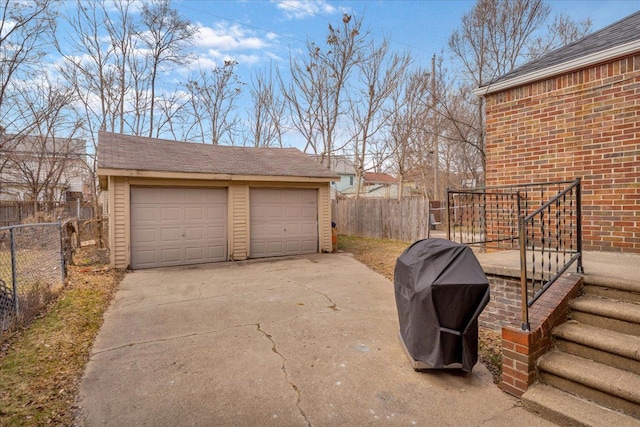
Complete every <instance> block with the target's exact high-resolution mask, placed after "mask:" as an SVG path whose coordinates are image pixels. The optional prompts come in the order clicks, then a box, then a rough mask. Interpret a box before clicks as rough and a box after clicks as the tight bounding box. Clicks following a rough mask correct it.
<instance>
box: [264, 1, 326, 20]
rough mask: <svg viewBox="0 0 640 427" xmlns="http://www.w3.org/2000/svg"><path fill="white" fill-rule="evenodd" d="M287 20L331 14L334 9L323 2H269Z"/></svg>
mask: <svg viewBox="0 0 640 427" xmlns="http://www.w3.org/2000/svg"><path fill="white" fill-rule="evenodd" d="M271 1H272V2H275V3H277V8H278V9H280V10H281V11H283V12H284V14H285V16H286V17H287V18H288V19H302V18H307V17H309V16H315V15H318V14H322V13H328V14H332V13H335V12H336V8H335V7H333V6H331V5H330V4H328V3H327V2H326V1H325V0H271Z"/></svg>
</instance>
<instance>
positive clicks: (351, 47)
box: [282, 14, 371, 165]
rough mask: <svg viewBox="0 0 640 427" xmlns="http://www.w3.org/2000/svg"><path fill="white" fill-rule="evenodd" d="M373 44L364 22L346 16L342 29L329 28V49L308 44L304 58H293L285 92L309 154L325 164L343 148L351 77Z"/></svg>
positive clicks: (296, 125) (343, 18)
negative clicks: (341, 133) (342, 127)
mask: <svg viewBox="0 0 640 427" xmlns="http://www.w3.org/2000/svg"><path fill="white" fill-rule="evenodd" d="M370 43H371V42H370V40H369V37H368V33H364V34H363V33H362V21H361V20H359V19H356V18H352V17H351V16H350V15H347V14H345V15H343V17H342V25H341V26H340V27H339V28H334V27H333V26H332V25H331V24H330V25H329V31H328V34H327V40H326V45H327V47H326V49H323V48H321V47H320V46H318V45H317V44H316V43H314V42H308V43H307V52H306V56H305V57H304V58H302V59H301V60H295V59H293V58H292V59H290V65H291V83H290V84H289V85H287V86H285V85H282V86H283V90H282V92H283V94H284V96H285V98H286V100H287V102H288V104H289V108H290V110H291V112H292V113H291V115H292V121H293V124H294V126H295V128H296V129H297V130H298V131H299V132H300V133H301V134H302V135H303V136H304V137H305V139H306V145H305V151H309V150H311V151H312V152H313V153H314V154H317V155H318V156H319V158H320V160H321V162H322V163H324V164H327V165H329V164H331V156H332V155H333V153H334V152H335V151H336V150H337V149H339V148H340V147H338V146H337V143H338V138H337V128H338V125H339V122H340V119H341V118H342V117H343V116H344V115H345V113H346V109H347V105H348V104H346V103H345V102H346V99H347V97H346V92H347V91H348V87H347V86H348V82H349V78H350V76H351V74H352V72H353V70H354V68H355V67H356V66H358V64H360V63H361V62H362V61H363V59H364V57H365V52H366V48H367V46H369V45H370ZM342 142H343V143H344V141H342Z"/></svg>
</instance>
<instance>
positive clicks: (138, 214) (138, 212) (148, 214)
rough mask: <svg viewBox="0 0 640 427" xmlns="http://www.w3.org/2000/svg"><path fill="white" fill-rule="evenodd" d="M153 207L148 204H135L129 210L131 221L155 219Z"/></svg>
mask: <svg viewBox="0 0 640 427" xmlns="http://www.w3.org/2000/svg"><path fill="white" fill-rule="evenodd" d="M155 215H156V211H155V209H153V208H151V207H148V206H137V207H135V208H134V209H132V211H131V220H132V221H139V222H140V221H154V220H155V219H156V216H155Z"/></svg>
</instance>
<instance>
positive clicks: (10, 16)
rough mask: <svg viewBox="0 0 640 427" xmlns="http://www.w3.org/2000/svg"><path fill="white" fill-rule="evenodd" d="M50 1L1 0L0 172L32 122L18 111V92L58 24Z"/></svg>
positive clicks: (34, 67)
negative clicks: (9, 153) (18, 136)
mask: <svg viewBox="0 0 640 427" xmlns="http://www.w3.org/2000/svg"><path fill="white" fill-rule="evenodd" d="M51 4H52V0H34V1H30V2H24V1H15V0H2V1H1V3H0V153H3V155H2V156H0V175H2V173H3V170H4V168H5V166H6V165H7V164H8V159H9V158H8V156H7V155H6V153H8V152H10V151H12V150H13V149H14V148H15V146H16V144H17V142H18V141H17V139H16V137H15V136H16V135H21V134H25V133H27V132H28V128H29V127H30V126H31V124H30V123H28V122H24V121H22V120H21V117H20V115H19V114H18V112H17V111H16V107H17V106H18V104H17V99H16V98H17V97H16V94H15V92H16V91H17V89H18V88H19V87H20V84H21V82H22V81H26V80H28V79H29V78H32V77H33V76H34V75H36V74H38V73H39V72H40V71H41V70H40V69H39V68H38V67H37V66H38V64H39V63H40V61H41V59H42V57H43V56H44V51H45V48H46V46H47V44H49V43H50V42H51V38H52V35H53V33H54V31H55V27H56V26H55V13H54V12H53V10H52V8H51ZM1 191H2V180H0V192H1Z"/></svg>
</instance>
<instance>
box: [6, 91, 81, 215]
mask: <svg viewBox="0 0 640 427" xmlns="http://www.w3.org/2000/svg"><path fill="white" fill-rule="evenodd" d="M37 88H38V90H31V88H26V87H25V88H23V89H22V90H21V95H22V96H21V100H22V102H21V104H20V107H19V108H20V114H21V116H22V118H23V120H24V121H25V122H27V121H28V122H29V123H31V124H32V126H31V128H30V132H29V134H22V135H19V136H18V137H17V143H16V145H15V148H14V150H12V152H11V153H10V154H9V162H10V164H11V171H12V175H13V180H14V182H15V183H17V184H18V185H21V186H23V187H24V188H26V189H27V190H28V192H29V194H30V198H31V199H32V200H33V201H34V206H35V210H36V211H37V201H38V200H45V201H57V200H60V198H61V197H62V195H63V194H64V190H66V189H67V188H68V187H69V181H70V179H72V175H73V173H77V174H82V173H83V170H82V169H84V166H85V162H84V158H83V152H84V144H83V143H81V142H80V141H79V140H78V139H77V138H76V134H77V132H78V131H79V130H80V129H81V123H80V122H79V121H77V120H74V118H75V117H77V115H76V114H75V112H74V111H73V110H72V106H73V103H74V101H75V93H74V90H73V88H69V87H63V86H59V85H58V84H52V83H50V82H49V81H46V80H41V81H39V82H38V84H37ZM80 146H82V147H80ZM72 159H75V160H76V161H75V167H71V160H72ZM72 172H73V173H72Z"/></svg>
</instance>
